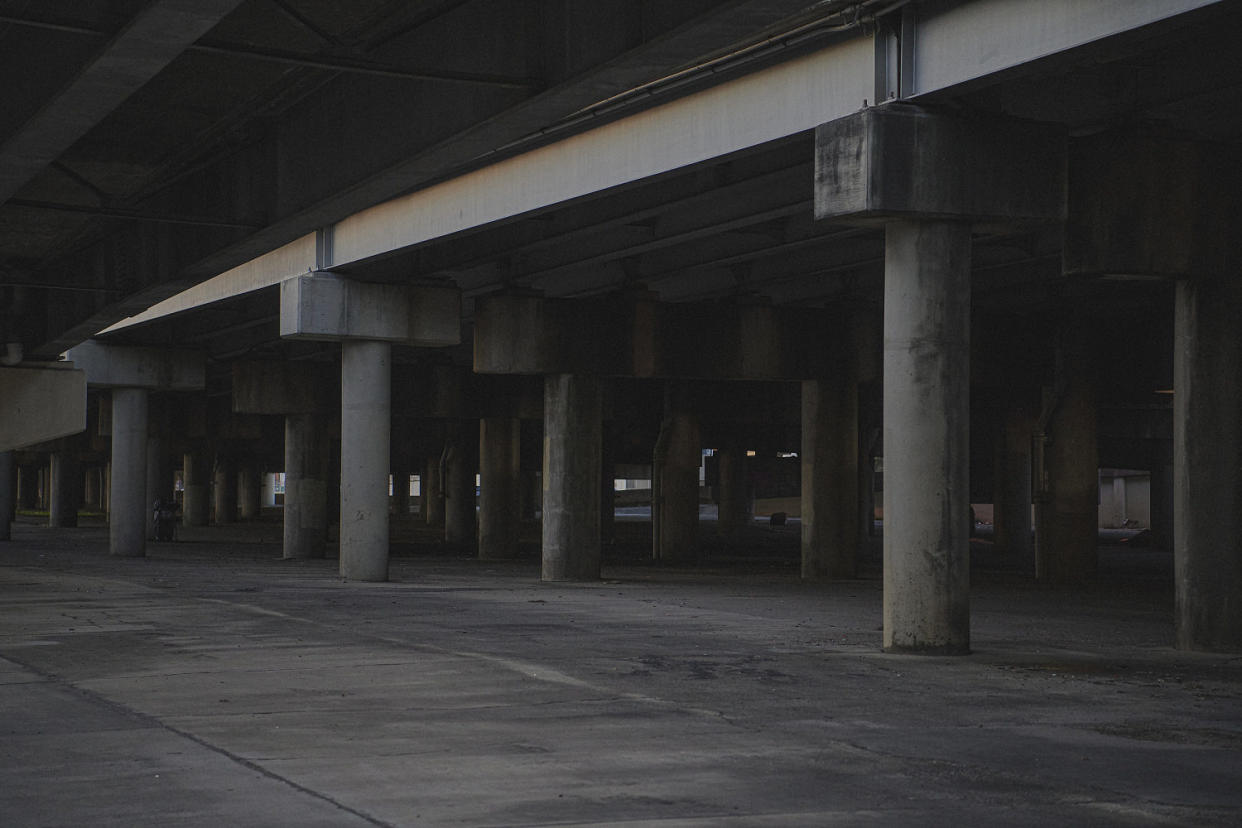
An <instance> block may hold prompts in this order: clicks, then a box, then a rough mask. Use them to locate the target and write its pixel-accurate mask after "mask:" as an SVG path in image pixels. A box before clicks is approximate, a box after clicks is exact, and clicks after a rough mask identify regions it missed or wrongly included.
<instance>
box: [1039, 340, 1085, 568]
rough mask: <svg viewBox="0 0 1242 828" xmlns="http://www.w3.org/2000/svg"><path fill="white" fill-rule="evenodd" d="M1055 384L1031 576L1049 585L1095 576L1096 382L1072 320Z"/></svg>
mask: <svg viewBox="0 0 1242 828" xmlns="http://www.w3.org/2000/svg"><path fill="white" fill-rule="evenodd" d="M1058 356H1059V358H1058V366H1057V372H1058V374H1059V377H1060V379H1059V381H1058V383H1057V387H1056V388H1054V389H1052V390H1051V392H1050V393H1049V394H1048V395H1047V398H1046V400H1045V403H1044V414H1043V416H1042V417H1041V419H1042V420H1043V422H1044V423H1045V425H1044V428H1043V436H1042V437H1041V436H1040V435H1038V434H1037V435H1036V437H1035V439H1036V441H1037V442H1038V443H1039V446H1038V448H1039V449H1040V450H1041V451H1042V454H1043V461H1042V463H1041V464H1040V472H1039V490H1038V491H1037V492H1036V495H1035V501H1036V506H1035V577H1036V578H1037V579H1039V580H1041V581H1045V582H1047V583H1052V584H1073V583H1082V582H1084V581H1087V580H1090V579H1091V578H1093V577H1095V573H1096V568H1097V551H1096V547H1097V546H1098V543H1099V526H1098V520H1097V516H1096V515H1097V511H1098V509H1097V504H1098V502H1099V487H1100V481H1099V460H1098V451H1097V449H1096V400H1095V384H1094V381H1093V380H1094V378H1093V377H1092V374H1091V370H1090V362H1089V360H1090V350H1089V348H1088V347H1087V335H1086V328H1085V327H1084V326H1083V325H1071V326H1070V327H1069V328H1068V329H1067V331H1066V332H1065V335H1064V336H1063V340H1062V345H1061V347H1060V349H1059V355H1058Z"/></svg>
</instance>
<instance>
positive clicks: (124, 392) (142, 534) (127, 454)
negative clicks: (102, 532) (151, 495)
mask: <svg viewBox="0 0 1242 828" xmlns="http://www.w3.org/2000/svg"><path fill="white" fill-rule="evenodd" d="M147 394H148V392H147V391H146V390H144V389H141V388H114V389H112V484H111V491H110V492H109V497H108V501H109V503H110V504H111V507H112V512H111V517H110V522H109V528H108V551H109V552H110V553H111V554H113V555H119V556H126V557H141V556H142V555H145V554H146V548H147V531H146V530H147V512H148V511H149V510H150V506H151V504H149V503H147Z"/></svg>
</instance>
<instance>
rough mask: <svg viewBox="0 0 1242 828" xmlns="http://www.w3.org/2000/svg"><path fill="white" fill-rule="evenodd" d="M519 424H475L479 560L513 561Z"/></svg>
mask: <svg viewBox="0 0 1242 828" xmlns="http://www.w3.org/2000/svg"><path fill="white" fill-rule="evenodd" d="M521 433H522V422H521V420H518V419H516V418H513V417H486V418H484V419H483V420H481V421H480V422H479V557H480V558H482V559H484V560H486V559H492V558H516V557H517V555H518V530H519V527H520V522H521V507H522V503H521V500H520V498H521V479H520V467H519V463H520V461H521V457H522V452H521V448H522V446H521Z"/></svg>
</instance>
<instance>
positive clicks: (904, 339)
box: [883, 221, 971, 654]
mask: <svg viewBox="0 0 1242 828" xmlns="http://www.w3.org/2000/svg"><path fill="white" fill-rule="evenodd" d="M970 241H971V239H970V226H969V225H968V224H965V223H956V222H949V221H891V222H889V223H888V225H887V228H886V232H885V261H884V635H883V640H884V650H885V651H886V652H909V653H940V654H958V653H966V652H968V651H969V650H970V558H969V556H970V486H969V470H970V464H969V456H968V455H969V446H970V439H969V437H970V423H969V417H970V366H969V359H970V257H971V250H970Z"/></svg>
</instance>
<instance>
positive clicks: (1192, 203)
mask: <svg viewBox="0 0 1242 828" xmlns="http://www.w3.org/2000/svg"><path fill="white" fill-rule="evenodd" d="M1069 185H1070V189H1069V215H1068V219H1067V221H1066V225H1065V254H1064V264H1063V269H1064V271H1065V273H1066V274H1067V275H1074V276H1105V277H1110V278H1132V279H1134V278H1138V279H1147V278H1163V279H1178V278H1183V277H1186V276H1206V275H1218V276H1226V277H1233V276H1235V275H1236V273H1237V267H1236V262H1237V261H1238V259H1239V257H1240V256H1242V243H1240V241H1239V236H1238V233H1237V232H1236V230H1235V224H1236V211H1235V209H1234V204H1235V203H1236V200H1237V194H1238V190H1239V188H1242V164H1239V163H1238V154H1237V150H1235V149H1232V148H1225V147H1222V146H1219V145H1214V144H1208V143H1205V142H1200V141H1186V140H1183V139H1178V138H1173V137H1170V136H1167V135H1134V134H1127V135H1119V134H1115V133H1106V134H1102V135H1096V136H1092V137H1090V138H1085V139H1079V140H1077V141H1075V142H1074V145H1073V147H1072V149H1071V151H1070V157H1069Z"/></svg>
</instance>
